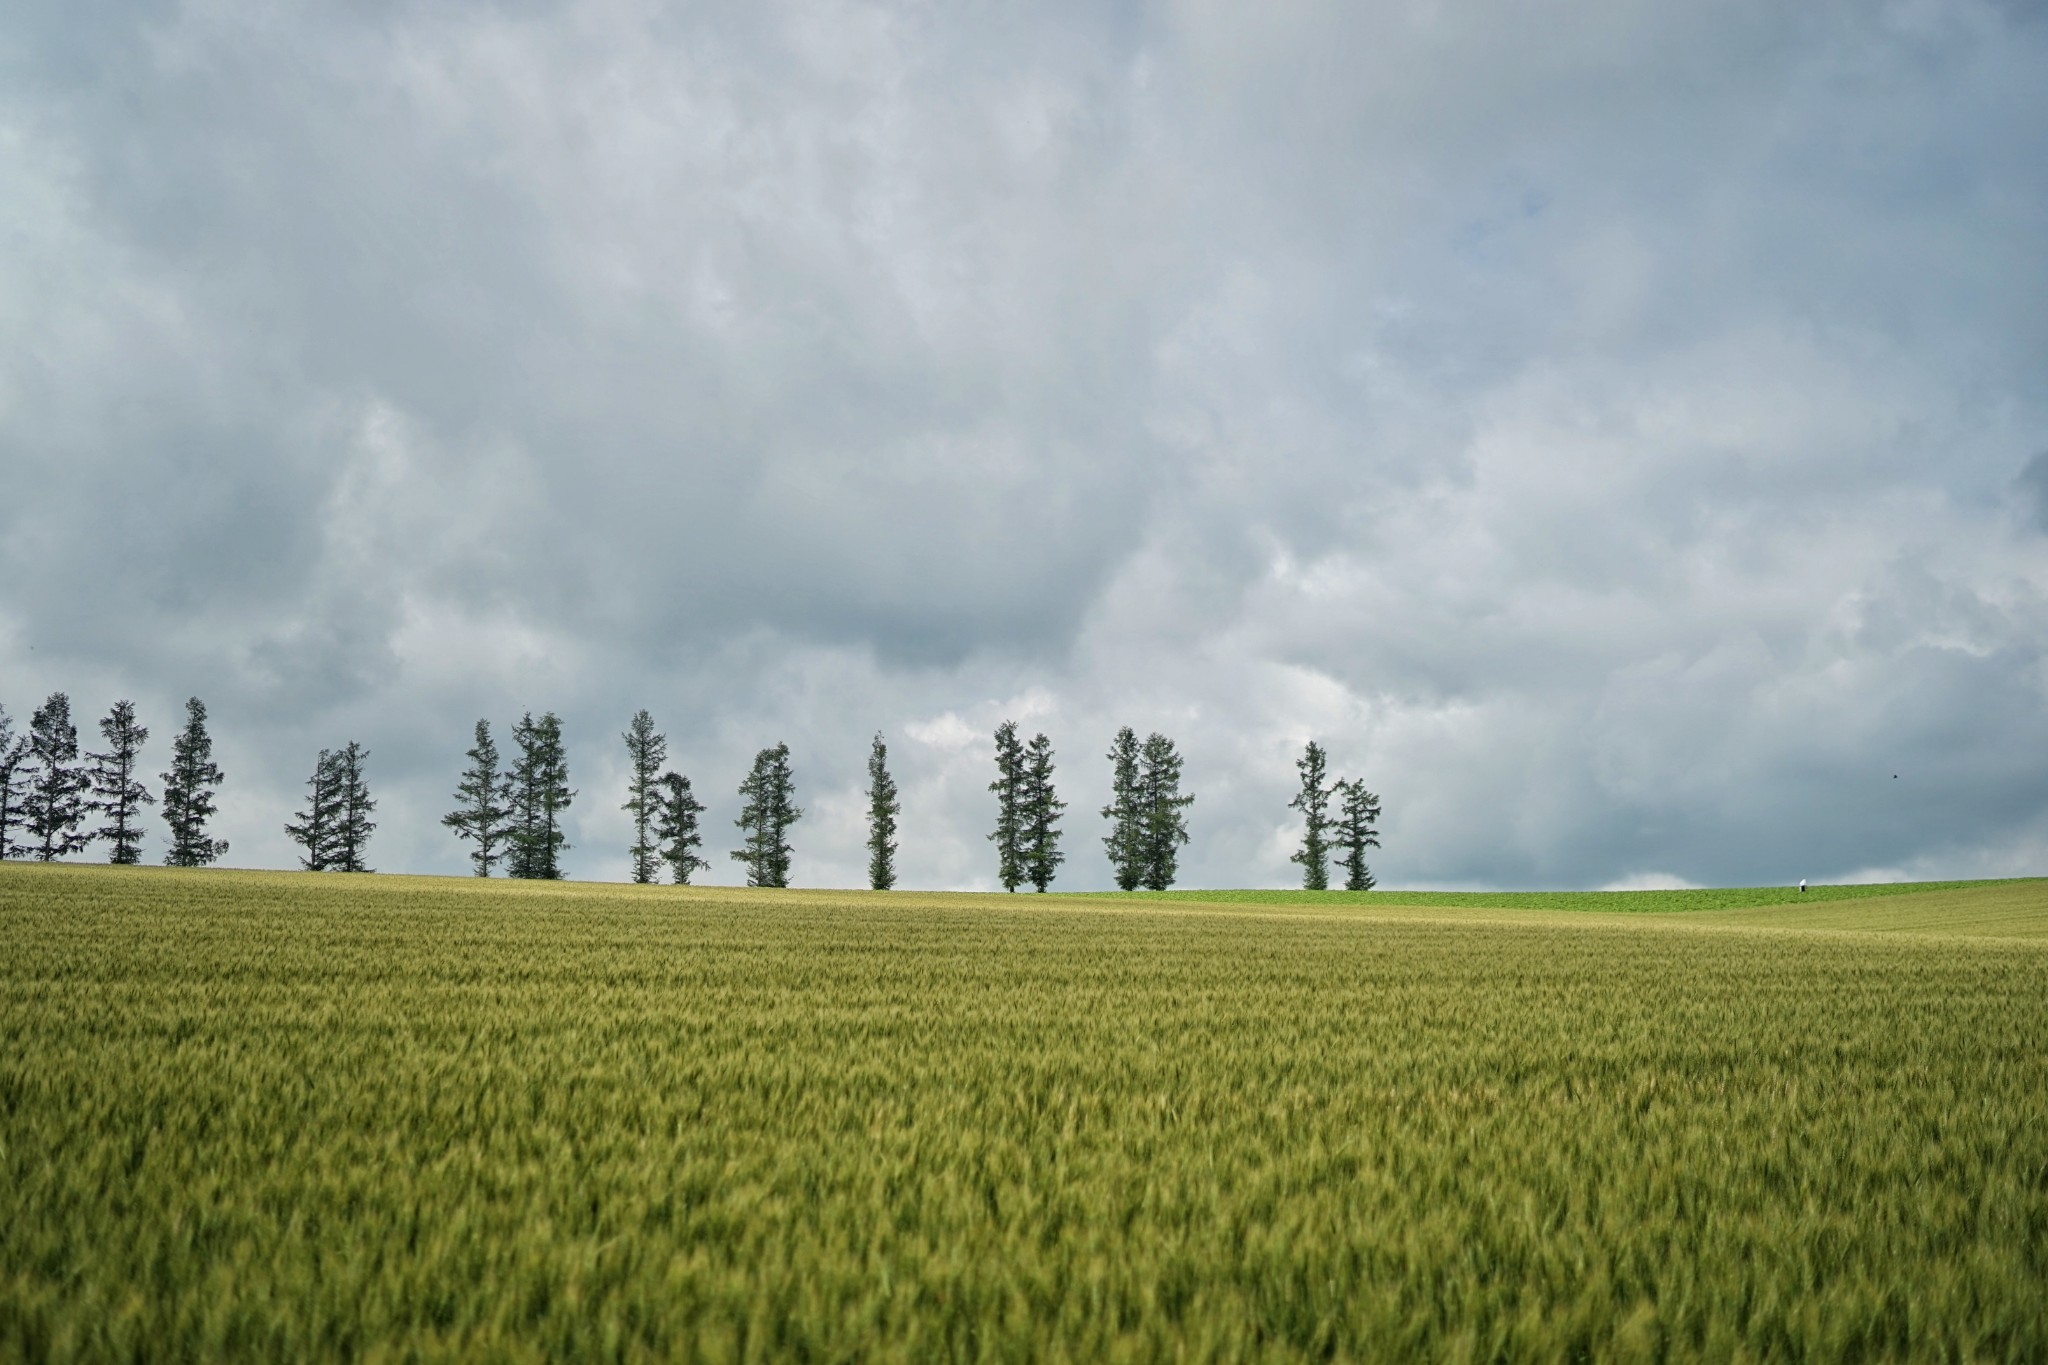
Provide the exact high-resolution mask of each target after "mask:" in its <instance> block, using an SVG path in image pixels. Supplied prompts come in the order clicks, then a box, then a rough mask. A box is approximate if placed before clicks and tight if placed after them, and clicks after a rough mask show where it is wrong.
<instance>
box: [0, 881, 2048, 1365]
mask: <svg viewBox="0 0 2048 1365" xmlns="http://www.w3.org/2000/svg"><path fill="white" fill-rule="evenodd" d="M1374 894H1375V895H1378V894H1380V893H1374ZM1809 894H1811V893H1809ZM1942 897H1948V898H1949V899H1948V900H1947V901H1942V900H1941V898H1942ZM1986 897H1993V898H1997V900H1998V903H1997V906H1996V908H1995V909H1992V910H1989V911H1983V910H1981V909H1980V910H1973V909H1972V908H1971V907H1972V905H1973V904H1975V903H1976V902H1977V901H1979V900H1981V899H1983V898H1986ZM1930 898H1931V899H1930ZM1402 899H1403V900H1406V899H1407V897H1405V896H1403V897H1402ZM1916 901H1917V902H1920V903H1921V904H1920V908H1919V909H1917V910H1912V911H1909V912H1906V913H1905V914H1904V915H1903V917H1901V916H1899V915H1894V916H1893V918H1894V920H1895V921H1897V922H1895V923H1887V924H1878V923H1876V922H1875V921H1871V920H1868V919H1866V920H1864V921H1861V922H1856V923H1847V924H1836V923H1814V924H1812V925H1811V926H1810V927H1805V926H1802V924H1801V923H1800V921H1801V920H1803V919H1804V918H1805V917H1807V916H1812V915H1821V916H1823V917H1825V916H1826V915H1829V914H1835V915H1847V914H1851V913H1853V912H1855V911H1857V910H1858V909H1859V907H1860V906H1862V905H1864V904H1865V903H1862V902H1857V903H1845V902H1838V903H1833V904H1827V903H1822V902H1815V903H1812V904H1810V905H1809V906H1807V907H1802V908H1798V909H1779V910H1773V909H1768V908H1767V909H1758V908H1756V907H1755V906H1753V905H1752V906H1749V907H1743V906H1736V907H1734V908H1724V909H1722V910H1718V911H1712V912H1700V913H1694V914H1666V915H1658V914H1626V915H1599V914H1555V913H1547V912H1543V911H1541V910H1540V909H1529V908H1526V907H1515V906H1507V907H1500V908H1497V909H1496V910H1494V911H1491V912H1489V913H1488V914H1487V915H1484V916H1479V915H1474V914H1471V913H1470V912H1469V911H1468V910H1467V909H1465V908H1461V907H1459V906H1456V905H1450V906H1437V907H1431V906H1428V905H1423V906H1415V905H1409V906H1406V907H1403V906H1399V905H1396V904H1394V903H1393V902H1391V901H1389V902H1379V903H1376V904H1374V905H1370V906H1358V907H1340V908H1339V910H1338V911H1337V912H1333V913H1298V912H1296V910H1297V909H1298V908H1289V909H1287V910H1286V912H1285V913H1274V912H1273V910H1272V907H1269V906H1262V905H1260V904H1257V903H1249V904H1245V905H1242V906H1232V905H1229V904H1218V903H1217V902H1216V901H1215V900H1214V898H1213V895H1212V897H1211V899H1209V900H1208V901H1206V902H1204V901H1202V900H1201V899H1200V898H1199V897H1197V898H1196V899H1195V900H1193V901H1191V902H1189V903H1186V904H1178V903H1172V902H1168V903H1160V902H1140V901H1136V900H1131V899H1108V900H1094V899H1089V898H1081V897H1074V898H1066V897H1047V898H1042V899H1041V898H1037V897H1026V896H1017V897H1001V896H966V895H918V894H887V895H873V894H866V893H850V892H847V893H838V892H801V891H796V892H780V893H778V892H748V891H735V890H724V889H714V888H704V889H688V888H683V889H678V888H634V887H619V886H602V885H577V884H568V885H562V884H556V885H535V884H523V885H513V884H508V883H505V882H490V883H479V882H475V881H458V880H440V879H433V878H410V877H383V876H378V877H353V878H351V877H347V876H341V875H314V874H284V873H279V874H266V873H232V872H176V871H171V870H168V869H107V868H85V867H62V866H59V867H47V868H46V867H31V866H25V865H20V864H6V865H0V948H4V950H5V951H4V952H0V1359H35V1360H42V1359H53V1360H73V1359H95V1360H103V1359H110V1358H119V1359H130V1358H132V1359H165V1358H202V1359H214V1358H223V1359H250V1360H258V1359H260V1360H281V1359H294V1358H365V1359H452V1358H458V1357H460V1358H479V1357H482V1358H504V1359H536V1360H538V1359H555V1358H577V1359H586V1358H587V1359H603V1360H655V1359H670V1358H703V1359H714V1360H771V1359H773V1360H817V1361H826V1360H871V1359H882V1360H890V1359H896V1360H931V1359H955V1360H1003V1361H1009V1360H1016V1361H1023V1360H1074V1361H1081V1360H1088V1361H1094V1360H1201V1359H1230V1360H1258V1359H1273V1360H1293V1359H1361V1358H1364V1359H1371V1358H1418V1357H1419V1358H1429V1359H1457V1360H1493V1359H1515V1360H1522V1359H1529V1360H1553V1359H1554V1360H1566V1359H1582V1358H1593V1359H1664V1360H1686V1359H1733V1358H1799V1359H1815V1360H1867V1359H1889V1358H1898V1359H1908V1358H1912V1359H2005V1360H2022V1359H2043V1358H2048V1292H2044V1290H2043V1288H2042V1286H2043V1285H2044V1284H2048V1047H2044V1039H2048V941H2042V939H2041V937H2040V935H2041V934H2042V933H2043V932H2044V926H2048V888H2044V884H2042V883H2003V884H1994V885H1992V886H1990V887H1987V888H1974V889H1973V888H1962V889H1954V888H1951V889H1950V890H1948V891H1937V892H1927V891H1918V892H1911V893H1907V894H1902V895H1901V896H1900V897H1899V898H1898V899H1897V901H1896V902H1894V904H1896V905H1900V906H1905V905H1911V904H1913V903H1914V902H1916ZM1743 916H1753V917H1758V918H1756V919H1755V920H1754V921H1753V922H1743V920H1742V917H1743ZM1950 923H1953V924H1955V925H1956V926H1958V927H1959V928H1960V929H1962V930H1965V931H1969V932H1949V931H1948V930H1947V929H1946V928H1945V927H1944V926H1945V925H1947V924H1950ZM1987 923H1988V924H1991V925H1992V928H1991V929H1990V930H1987V929H1986V928H1985V927H1984V926H1985V925H1986V924H1987ZM1972 926H1974V929H1972ZM1862 928H1890V929H1892V930H1894V931H1895V932H1857V931H1856V930H1858V929H1862ZM1902 929H1903V931H1902V932H1900V931H1898V930H1902Z"/></svg>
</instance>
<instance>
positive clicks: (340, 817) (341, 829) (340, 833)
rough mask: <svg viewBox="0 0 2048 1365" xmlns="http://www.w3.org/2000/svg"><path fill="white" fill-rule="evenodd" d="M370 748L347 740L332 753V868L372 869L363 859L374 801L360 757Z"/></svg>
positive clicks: (367, 752)
mask: <svg viewBox="0 0 2048 1365" xmlns="http://www.w3.org/2000/svg"><path fill="white" fill-rule="evenodd" d="M369 756H370V751H369V750H367V749H365V748H364V747H363V746H362V745H360V744H358V743H356V742H355V741H354V740H350V741H349V742H348V743H347V745H345V746H344V747H343V748H342V750H341V752H339V753H337V754H336V755H335V756H334V776H335V778H336V801H335V821H334V870H335V871H336V872H374V871H376V869H375V868H373V867H371V866H370V865H369V864H368V863H367V862H365V861H364V857H365V853H366V850H367V849H368V847H369V843H370V834H371V833H372V831H374V830H375V829H376V828H377V822H376V821H374V820H372V819H371V818H370V815H371V813H372V812H374V811H375V810H376V809H377V803H376V802H375V801H373V800H372V799H371V798H370V784H369V782H368V781H367V780H366V779H365V778H364V777H363V760H365V759H367V758H368V757H369Z"/></svg>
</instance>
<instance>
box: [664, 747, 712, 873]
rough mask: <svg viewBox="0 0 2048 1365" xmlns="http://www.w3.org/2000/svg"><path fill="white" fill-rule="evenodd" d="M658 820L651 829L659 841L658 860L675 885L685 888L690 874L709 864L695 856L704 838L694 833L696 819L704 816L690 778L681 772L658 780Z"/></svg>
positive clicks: (667, 774)
mask: <svg viewBox="0 0 2048 1365" xmlns="http://www.w3.org/2000/svg"><path fill="white" fill-rule="evenodd" d="M659 796H660V801H661V810H660V818H659V821H658V823H657V825H656V828H655V837H656V838H658V839H659V840H660V841H661V859H662V861H663V862H665V863H667V864H668V866H669V871H670V873H671V874H673V875H674V877H675V879H676V885H677V886H688V885H689V884H690V874H691V873H692V872H695V871H697V870H698V869H700V868H708V867H710V866H711V864H710V863H709V862H707V861H705V860H704V859H703V858H702V857H700V856H699V855H698V853H697V850H698V849H700V848H702V847H703V846H704V836H703V835H702V834H700V833H698V831H697V817H698V816H700V815H702V814H703V813H704V803H703V802H702V801H699V800H698V799H697V794H696V793H695V792H693V791H691V790H690V779H689V778H687V777H685V776H683V775H682V774H681V773H674V772H671V773H663V774H662V778H661V790H660V793H659Z"/></svg>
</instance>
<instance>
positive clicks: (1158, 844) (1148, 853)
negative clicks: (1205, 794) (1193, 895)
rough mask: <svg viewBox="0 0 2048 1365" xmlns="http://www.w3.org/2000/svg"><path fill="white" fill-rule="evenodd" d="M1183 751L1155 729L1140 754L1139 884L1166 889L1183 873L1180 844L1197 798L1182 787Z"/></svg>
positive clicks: (1185, 839) (1161, 889)
mask: <svg viewBox="0 0 2048 1365" xmlns="http://www.w3.org/2000/svg"><path fill="white" fill-rule="evenodd" d="M1180 768H1181V758H1180V753H1179V751H1178V750H1176V749H1175V748H1174V746H1173V741H1172V740H1170V739H1168V738H1167V737H1166V736H1165V735H1162V734H1159V733H1158V732H1157V731H1154V732H1153V733H1152V734H1150V735H1148V736H1146V738H1145V747H1144V749H1143V751H1142V752H1141V753H1140V754H1139V756H1138V848H1139V856H1138V885H1140V886H1142V887H1144V888H1145V889H1146V890H1147V891H1164V890H1166V889H1167V888H1168V887H1170V886H1172V885H1173V882H1174V878H1175V877H1177V876H1178V875H1179V874H1180V846H1181V845H1182V844H1184V843H1186V842H1187V841H1188V818H1187V808H1188V807H1189V806H1192V805H1193V804H1195V798H1194V797H1192V796H1187V795H1183V794H1182V792H1181V789H1180Z"/></svg>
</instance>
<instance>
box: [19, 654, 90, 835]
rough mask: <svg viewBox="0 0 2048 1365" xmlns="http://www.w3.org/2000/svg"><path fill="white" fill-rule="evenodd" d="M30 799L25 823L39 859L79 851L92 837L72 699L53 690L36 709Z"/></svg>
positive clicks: (24, 813)
mask: <svg viewBox="0 0 2048 1365" xmlns="http://www.w3.org/2000/svg"><path fill="white" fill-rule="evenodd" d="M28 761H29V765H30V766H29V784H28V797H27V799H26V800H25V801H23V802H22V817H23V820H22V823H23V824H24V825H25V826H26V827H27V829H28V834H29V838H30V839H32V840H33V841H34V847H35V852H36V857H37V858H39V859H41V860H42V861H43V862H46V863H47V862H51V861H53V860H55V859H57V858H61V857H64V856H65V855H66V854H70V853H77V852H78V851H79V850H81V849H83V848H84V847H85V846H86V845H87V844H88V843H90V842H91V841H92V836H91V835H89V834H87V833H85V832H84V831H82V830H80V829H79V826H80V825H82V824H84V823H85V812H86V808H87V807H86V775H85V769H84V768H83V767H81V766H80V765H79V762H78V727H77V726H76V725H73V724H72V723H71V698H70V697H68V696H66V695H65V694H64V693H62V692H52V693H51V694H50V697H49V700H47V701H45V702H44V703H43V704H42V705H41V706H39V707H37V708H36V713H35V716H34V718H33V719H32V720H31V721H30V723H29V733H28Z"/></svg>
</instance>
